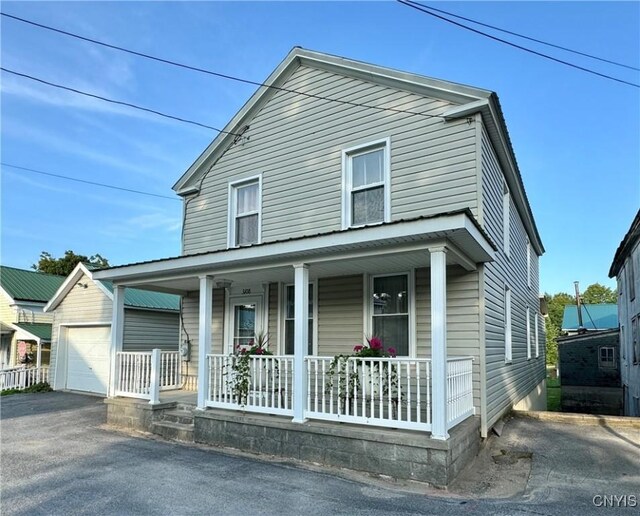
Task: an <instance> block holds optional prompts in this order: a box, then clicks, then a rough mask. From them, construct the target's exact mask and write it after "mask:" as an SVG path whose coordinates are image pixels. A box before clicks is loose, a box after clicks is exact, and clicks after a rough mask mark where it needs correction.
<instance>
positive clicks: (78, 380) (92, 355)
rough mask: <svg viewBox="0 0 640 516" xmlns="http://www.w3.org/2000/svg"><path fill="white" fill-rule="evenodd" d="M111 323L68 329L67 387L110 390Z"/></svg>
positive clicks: (98, 392) (99, 392)
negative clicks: (108, 324)
mask: <svg viewBox="0 0 640 516" xmlns="http://www.w3.org/2000/svg"><path fill="white" fill-rule="evenodd" d="M110 341H111V326H87V327H77V328H68V329H67V389H71V390H74V391H84V392H95V393H97V394H107V389H108V387H109V344H110Z"/></svg>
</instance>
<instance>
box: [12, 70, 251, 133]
mask: <svg viewBox="0 0 640 516" xmlns="http://www.w3.org/2000/svg"><path fill="white" fill-rule="evenodd" d="M0 70H2V71H3V72H6V73H10V74H12V75H17V76H18V77H23V78H25V79H29V80H32V81H35V82H39V83H41V84H46V85H47V86H51V87H53V88H59V89H61V90H67V91H71V92H73V93H77V94H79V95H84V96H85V97H91V98H94V99H99V100H103V101H105V102H109V103H111V104H117V105H120V106H126V107H130V108H133V109H138V110H140V111H145V112H147V113H152V114H154V115H158V116H161V117H164V118H169V119H170V120H177V121H178V122H183V123H185V124H191V125H196V126H199V127H204V128H205V129H211V130H212V131H217V132H219V133H226V134H233V135H234V136H242V135H239V134H236V133H232V132H229V131H223V130H222V129H218V128H216V127H212V126H210V125H207V124H202V123H200V122H195V121H193V120H189V119H187V118H181V117H178V116H173V115H168V114H166V113H163V112H161V111H156V110H155V109H150V108H146V107H142V106H138V105H137V104H131V103H130V102H123V101H121V100H114V99H110V98H107V97H102V96H100V95H96V94H94V93H88V92H86V91H82V90H78V89H76V88H70V87H69V86H63V85H62V84H56V83H54V82H49V81H45V80H44V79H40V78H38V77H34V76H33V75H28V74H26V73H20V72H16V71H15V70H10V69H9V68H5V67H3V66H0Z"/></svg>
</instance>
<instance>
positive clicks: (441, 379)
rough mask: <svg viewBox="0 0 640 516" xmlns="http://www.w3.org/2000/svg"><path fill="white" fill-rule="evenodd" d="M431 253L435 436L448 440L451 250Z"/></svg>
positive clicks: (432, 384)
mask: <svg viewBox="0 0 640 516" xmlns="http://www.w3.org/2000/svg"><path fill="white" fill-rule="evenodd" d="M429 253H430V254H431V386H432V387H431V394H432V398H431V399H432V405H431V407H432V409H431V410H432V414H431V437H433V438H434V439H441V440H446V439H448V438H449V433H448V432H447V253H446V248H445V247H436V248H432V249H429Z"/></svg>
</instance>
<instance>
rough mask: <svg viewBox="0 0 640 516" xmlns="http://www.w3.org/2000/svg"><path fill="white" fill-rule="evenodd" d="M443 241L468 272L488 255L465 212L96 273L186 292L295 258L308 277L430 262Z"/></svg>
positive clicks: (250, 281) (287, 271)
mask: <svg viewBox="0 0 640 516" xmlns="http://www.w3.org/2000/svg"><path fill="white" fill-rule="evenodd" d="M438 246H445V247H447V249H448V250H449V251H450V252H449V253H447V264H448V265H461V266H462V267H464V268H466V269H468V270H471V269H473V268H475V266H476V264H477V263H482V262H486V261H490V260H492V256H493V246H492V244H491V243H490V242H489V241H488V240H487V239H486V238H485V236H484V234H483V233H482V232H481V231H480V230H479V229H478V227H477V225H476V224H475V221H473V220H472V219H471V216H470V214H469V213H468V212H466V211H465V212H458V213H455V214H449V215H445V216H438V217H434V218H427V219H424V218H423V219H417V220H413V221H403V222H400V223H391V224H386V225H385V224H383V225H378V226H372V227H366V228H360V229H357V230H347V231H341V232H334V233H328V234H324V235H319V236H315V237H309V238H300V239H292V240H287V241H281V242H274V243H271V244H262V245H254V246H250V247H245V248H238V249H230V250H225V251H218V252H211V253H204V254H200V255H192V256H183V257H178V258H171V259H167V260H158V261H156V262H147V263H140V264H133V265H129V266H124V267H116V268H112V269H106V270H103V271H97V272H95V273H94V276H95V277H96V278H98V279H109V280H112V281H114V282H115V283H119V284H123V285H127V286H132V287H134V286H137V287H143V288H145V289H148V290H158V291H167V292H186V291H192V290H197V289H198V288H199V283H198V277H199V276H202V275H209V276H213V277H214V284H215V283H216V281H224V280H227V281H231V282H233V285H234V286H236V287H237V286H241V285H255V284H259V283H269V282H279V281H282V282H292V281H293V268H292V264H294V263H306V264H308V265H309V277H310V279H316V278H318V277H329V276H345V275H350V274H361V273H364V272H373V273H378V272H379V273H388V272H400V271H406V270H409V269H411V268H414V267H429V265H430V263H429V252H428V249H429V248H433V247H438Z"/></svg>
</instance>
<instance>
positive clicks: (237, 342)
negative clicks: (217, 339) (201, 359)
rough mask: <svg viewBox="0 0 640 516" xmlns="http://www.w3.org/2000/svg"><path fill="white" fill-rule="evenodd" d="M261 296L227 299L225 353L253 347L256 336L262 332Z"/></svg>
mask: <svg viewBox="0 0 640 516" xmlns="http://www.w3.org/2000/svg"><path fill="white" fill-rule="evenodd" d="M263 318H264V314H263V310H262V296H241V297H233V298H230V299H229V311H228V312H227V321H228V325H227V328H228V331H227V332H225V334H226V335H227V343H226V344H227V352H228V353H234V352H236V351H238V350H239V349H243V348H244V349H248V348H250V347H251V346H253V344H254V342H255V338H256V335H257V334H259V333H260V332H262V331H263V328H264V324H263Z"/></svg>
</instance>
